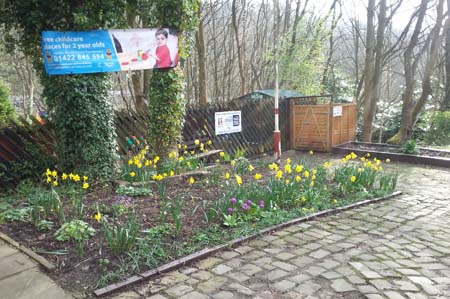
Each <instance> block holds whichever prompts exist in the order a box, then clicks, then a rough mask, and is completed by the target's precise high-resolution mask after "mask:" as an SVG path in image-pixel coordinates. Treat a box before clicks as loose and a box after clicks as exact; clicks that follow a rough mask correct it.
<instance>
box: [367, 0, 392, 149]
mask: <svg viewBox="0 0 450 299" xmlns="http://www.w3.org/2000/svg"><path fill="white" fill-rule="evenodd" d="M385 29H386V0H380V3H379V12H378V28H377V43H376V47H375V68H374V70H373V73H372V83H371V84H370V92H369V94H368V95H367V97H366V101H365V102H364V128H363V134H362V140H363V141H365V142H371V141H372V127H373V120H374V117H375V113H376V108H377V102H378V98H379V96H380V82H381V76H382V72H383V70H382V62H383V55H384V53H383V48H384V32H385ZM367 100H368V101H367Z"/></svg>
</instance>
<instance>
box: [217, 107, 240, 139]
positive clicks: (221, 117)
mask: <svg viewBox="0 0 450 299" xmlns="http://www.w3.org/2000/svg"><path fill="white" fill-rule="evenodd" d="M215 128H216V135H221V134H229V133H237V132H241V131H242V117H241V111H225V112H216V113H215Z"/></svg>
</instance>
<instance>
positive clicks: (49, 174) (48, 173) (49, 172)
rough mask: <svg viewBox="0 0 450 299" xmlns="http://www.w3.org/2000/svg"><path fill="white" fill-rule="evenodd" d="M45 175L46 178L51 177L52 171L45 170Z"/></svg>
mask: <svg viewBox="0 0 450 299" xmlns="http://www.w3.org/2000/svg"><path fill="white" fill-rule="evenodd" d="M45 174H46V175H47V176H51V175H52V171H51V170H50V169H48V168H47V171H46V172H45Z"/></svg>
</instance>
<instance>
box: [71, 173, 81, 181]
mask: <svg viewBox="0 0 450 299" xmlns="http://www.w3.org/2000/svg"><path fill="white" fill-rule="evenodd" d="M73 180H74V181H75V182H79V181H80V180H81V179H80V176H79V175H78V174H76V175H74V176H73Z"/></svg>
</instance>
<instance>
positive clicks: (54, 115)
mask: <svg viewBox="0 0 450 299" xmlns="http://www.w3.org/2000/svg"><path fill="white" fill-rule="evenodd" d="M125 8H126V1H125V0H102V1H96V0H57V1H34V0H22V1H6V2H5V4H4V7H3V10H4V11H3V12H2V13H3V14H2V16H1V17H0V21H1V22H2V23H3V24H6V26H7V29H15V30H16V32H19V33H21V34H19V35H18V36H17V37H18V40H17V43H18V44H20V46H21V48H22V50H23V51H24V52H25V53H26V54H28V55H29V56H31V57H33V59H34V65H35V68H36V70H37V71H38V73H39V74H40V78H41V81H42V85H43V87H44V91H43V95H44V97H45V99H46V102H47V105H48V109H49V111H48V112H49V117H50V120H51V122H52V124H53V125H54V128H55V133H56V137H57V155H58V161H59V165H60V166H62V167H63V169H64V170H65V171H70V170H74V171H83V172H88V173H89V174H90V175H91V176H104V175H108V176H109V175H112V174H113V173H114V172H115V170H116V167H117V159H116V147H117V146H116V138H115V133H114V132H115V130H114V123H113V117H114V114H113V110H112V106H111V104H110V99H109V98H108V91H109V90H110V76H109V75H107V74H88V75H64V76H48V75H46V74H45V72H44V67H43V63H42V55H41V48H40V46H41V33H42V31H44V30H58V31H68V30H72V31H77V30H94V29H99V28H108V27H115V26H120V25H121V24H123V23H124V11H125ZM8 27H9V28H8Z"/></svg>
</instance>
